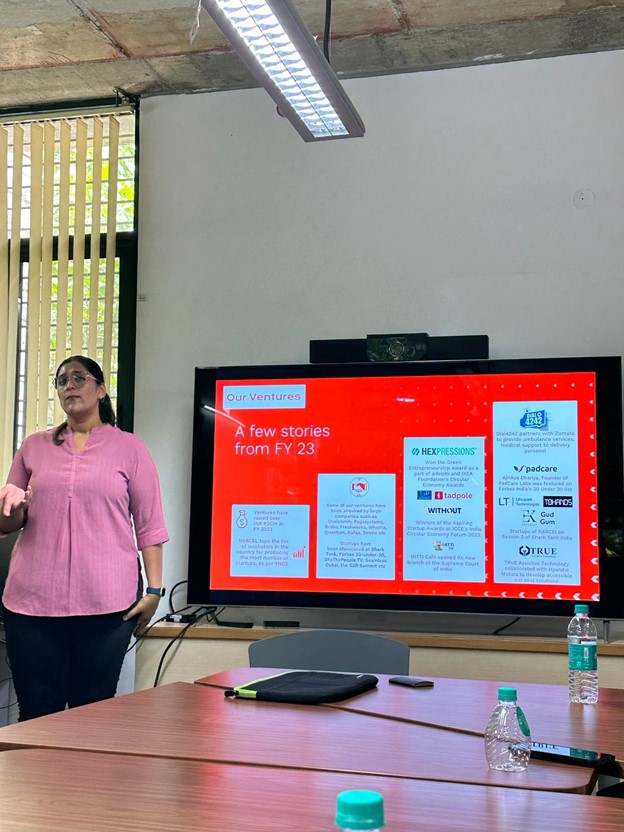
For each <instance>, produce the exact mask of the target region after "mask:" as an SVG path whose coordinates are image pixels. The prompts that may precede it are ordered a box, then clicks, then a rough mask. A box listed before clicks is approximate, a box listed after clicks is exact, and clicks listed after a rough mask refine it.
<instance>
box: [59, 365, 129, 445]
mask: <svg viewBox="0 0 624 832" xmlns="http://www.w3.org/2000/svg"><path fill="white" fill-rule="evenodd" d="M72 361H75V362H76V363H78V364H82V366H83V367H84V368H85V370H86V371H87V373H89V375H92V376H93V378H94V379H95V380H96V382H97V383H98V384H104V373H103V372H102V368H101V367H100V365H99V364H98V363H97V361H94V360H93V359H92V358H88V357H87V356H86V355H70V356H69V357H68V358H66V359H65V360H64V361H61V363H60V364H59V365H58V367H57V370H56V375H55V378H58V375H59V373H60V372H61V370H62V369H63V367H64V366H65V365H66V364H69V363H70V362H72ZM99 406H100V421H101V422H102V423H103V424H104V425H112V426H113V427H115V424H116V423H117V419H116V418H115V411H114V410H113V403H112V402H111V400H110V396H109V395H108V393H107V394H106V395H105V396H104V397H103V398H101V399H100V402H99ZM66 427H67V422H66V421H65V422H63V423H62V424H60V425H59V426H58V427H57V428H55V430H54V435H53V437H52V440H53V442H54V444H55V445H62V444H63V442H64V440H63V438H62V436H61V434H62V433H63V431H64V430H65V429H66Z"/></svg>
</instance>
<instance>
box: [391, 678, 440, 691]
mask: <svg viewBox="0 0 624 832" xmlns="http://www.w3.org/2000/svg"><path fill="white" fill-rule="evenodd" d="M388 681H389V682H390V684H392V685H405V686H406V687H408V688H432V687H433V682H432V681H431V680H430V679H418V678H417V677H416V676H393V677H392V678H391V679H388Z"/></svg>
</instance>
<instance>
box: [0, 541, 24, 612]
mask: <svg viewBox="0 0 624 832" xmlns="http://www.w3.org/2000/svg"><path fill="white" fill-rule="evenodd" d="M20 534H21V529H19V530H18V531H16V532H11V534H7V535H6V536H5V537H0V597H2V593H3V592H4V584H5V582H6V579H7V575H8V572H9V563H10V561H11V553H12V551H13V547H14V546H15V543H16V541H17V538H18V537H19V536H20ZM1 617H2V609H0V618H1Z"/></svg>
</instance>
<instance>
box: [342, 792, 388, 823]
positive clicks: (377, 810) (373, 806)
mask: <svg viewBox="0 0 624 832" xmlns="http://www.w3.org/2000/svg"><path fill="white" fill-rule="evenodd" d="M383 825H384V805H383V797H382V796H381V795H380V794H379V792H371V791H366V790H364V789H352V790H351V791H347V792H340V794H339V795H338V797H337V799H336V826H337V827H338V828H339V829H341V830H343V832H350V830H355V829H368V830H369V832H379V831H380V830H381V828H382V827H383Z"/></svg>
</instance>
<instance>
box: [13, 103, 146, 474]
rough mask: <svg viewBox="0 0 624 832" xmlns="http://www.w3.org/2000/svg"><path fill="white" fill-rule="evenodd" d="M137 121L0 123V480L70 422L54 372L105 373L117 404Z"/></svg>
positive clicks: (98, 118) (120, 116)
mask: <svg viewBox="0 0 624 832" xmlns="http://www.w3.org/2000/svg"><path fill="white" fill-rule="evenodd" d="M134 118H135V117H134V114H133V113H132V112H115V113H114V114H106V115H102V114H100V115H95V116H85V115H81V116H77V117H65V116H64V117H62V118H46V119H43V120H36V121H34V120H33V121H20V122H15V123H9V124H7V123H4V124H0V451H1V468H2V470H1V471H0V478H1V479H2V482H4V478H5V477H6V474H7V472H8V468H9V466H10V462H11V459H12V456H13V453H14V451H15V448H16V447H17V446H19V444H21V441H22V440H23V438H24V436H26V435H28V434H29V433H32V432H33V431H35V430H45V429H46V428H49V427H52V425H55V424H58V423H59V422H61V421H62V420H63V418H64V417H63V414H62V412H61V410H60V408H59V405H58V400H57V398H56V396H55V394H54V392H55V391H54V387H53V378H54V373H55V370H56V367H57V366H58V364H59V363H60V362H61V361H62V360H63V359H64V358H66V357H67V356H68V355H76V354H83V355H89V356H90V357H91V358H94V359H95V360H96V361H98V362H99V363H100V365H101V366H102V369H103V371H104V377H105V379H106V381H107V385H108V392H109V393H110V395H111V398H112V399H113V402H115V398H116V386H117V363H118V352H117V347H118V337H119V331H118V324H119V258H118V256H117V254H116V251H117V248H116V237H117V234H118V233H119V232H125V231H134V221H135V217H134V185H135V125H134Z"/></svg>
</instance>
